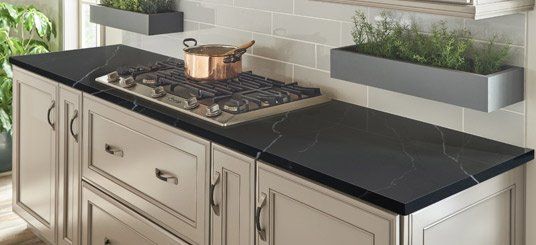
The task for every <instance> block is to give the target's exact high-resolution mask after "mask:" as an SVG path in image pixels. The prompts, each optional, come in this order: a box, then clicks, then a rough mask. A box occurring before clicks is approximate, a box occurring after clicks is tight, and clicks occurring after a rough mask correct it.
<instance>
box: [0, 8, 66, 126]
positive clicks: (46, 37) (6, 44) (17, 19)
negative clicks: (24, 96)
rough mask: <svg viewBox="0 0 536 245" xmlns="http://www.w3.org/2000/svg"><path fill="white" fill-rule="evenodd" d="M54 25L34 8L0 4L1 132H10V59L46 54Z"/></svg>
mask: <svg viewBox="0 0 536 245" xmlns="http://www.w3.org/2000/svg"><path fill="white" fill-rule="evenodd" d="M55 36H56V29H55V25H54V23H53V22H52V21H51V20H50V19H49V18H48V17H47V16H46V15H45V14H43V13H42V12H40V11H38V10H37V9H36V8H35V7H33V6H27V7H15V6H13V5H11V4H8V3H4V2H0V40H2V41H1V42H0V65H1V67H0V68H1V69H0V133H2V132H6V131H7V132H11V128H12V119H13V118H12V117H13V116H12V108H11V107H12V99H13V92H12V87H13V72H12V70H11V64H10V63H9V58H10V57H11V56H16V55H26V54H40V53H46V52H49V50H50V48H49V42H50V41H51V40H52V39H53V38H54V37H55Z"/></svg>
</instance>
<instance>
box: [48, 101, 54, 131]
mask: <svg viewBox="0 0 536 245" xmlns="http://www.w3.org/2000/svg"><path fill="white" fill-rule="evenodd" d="M54 107H56V101H54V100H53V101H52V103H51V104H50V107H49V108H48V112H47V121H48V124H49V125H50V127H52V130H55V127H54V122H52V120H51V119H50V114H52V110H53V109H54Z"/></svg>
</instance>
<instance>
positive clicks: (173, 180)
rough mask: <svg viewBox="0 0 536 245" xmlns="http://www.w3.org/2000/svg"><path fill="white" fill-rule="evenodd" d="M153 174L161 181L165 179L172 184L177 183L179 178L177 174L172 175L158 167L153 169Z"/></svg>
mask: <svg viewBox="0 0 536 245" xmlns="http://www.w3.org/2000/svg"><path fill="white" fill-rule="evenodd" d="M154 174H155V176H156V177H157V178H158V179H159V180H161V181H165V182H168V183H171V184H174V185H178V184H179V178H177V176H175V175H172V174H170V173H166V172H164V171H162V170H160V169H158V168H155V169H154Z"/></svg>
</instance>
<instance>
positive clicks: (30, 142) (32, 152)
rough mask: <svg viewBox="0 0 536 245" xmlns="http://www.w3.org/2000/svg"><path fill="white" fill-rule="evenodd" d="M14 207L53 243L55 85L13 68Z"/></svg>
mask: <svg viewBox="0 0 536 245" xmlns="http://www.w3.org/2000/svg"><path fill="white" fill-rule="evenodd" d="M13 89H14V90H13V92H14V99H13V108H14V127H15V130H14V135H13V140H14V142H13V159H14V162H13V163H14V164H13V188H14V189H13V195H14V196H13V210H14V211H15V212H16V213H17V214H19V215H20V216H21V217H22V218H24V219H25V220H26V221H27V222H28V223H29V224H30V225H32V226H33V227H34V228H35V230H36V231H37V233H38V234H39V235H40V236H41V237H42V238H44V239H46V240H47V241H48V242H50V243H56V200H57V199H56V197H57V191H56V185H57V181H58V174H57V173H58V161H57V160H58V153H57V150H58V147H57V146H58V135H59V133H58V131H59V128H58V118H59V114H58V105H59V103H58V85H57V83H56V82H53V81H49V80H47V79H44V78H42V77H39V76H36V75H33V74H31V73H28V72H25V71H23V70H20V69H17V68H15V69H14V84H13Z"/></svg>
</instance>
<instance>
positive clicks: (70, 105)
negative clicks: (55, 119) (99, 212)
mask: <svg viewBox="0 0 536 245" xmlns="http://www.w3.org/2000/svg"><path fill="white" fill-rule="evenodd" d="M58 106H59V113H60V117H59V119H60V120H59V123H58V126H59V128H58V130H59V135H60V139H59V142H60V144H59V146H60V147H59V183H58V190H59V191H58V244H62V245H73V244H79V235H78V234H79V229H78V228H79V225H78V224H79V218H78V217H79V215H78V213H79V199H80V198H79V195H80V182H81V179H80V162H81V154H80V153H81V150H82V148H81V145H82V144H81V141H80V140H81V137H82V135H81V134H80V132H81V129H82V127H81V122H82V119H81V115H82V113H81V112H82V111H81V108H82V93H81V92H79V91H77V90H74V89H72V88H69V87H63V86H60V97H59V103H58Z"/></svg>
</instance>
